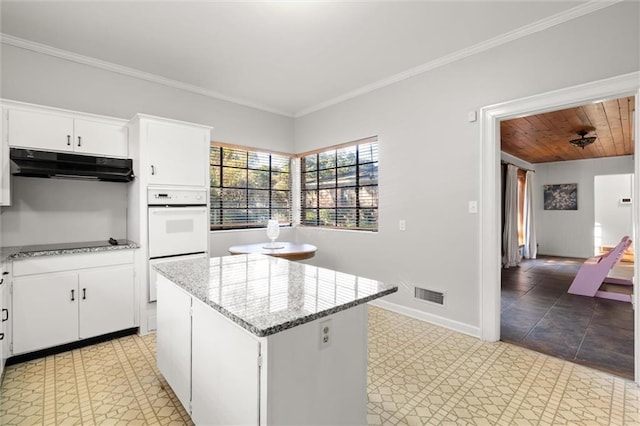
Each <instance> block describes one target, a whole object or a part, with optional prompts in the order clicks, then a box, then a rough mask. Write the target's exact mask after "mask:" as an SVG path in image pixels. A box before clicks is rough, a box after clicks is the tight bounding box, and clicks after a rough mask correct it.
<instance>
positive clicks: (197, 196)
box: [147, 188, 209, 206]
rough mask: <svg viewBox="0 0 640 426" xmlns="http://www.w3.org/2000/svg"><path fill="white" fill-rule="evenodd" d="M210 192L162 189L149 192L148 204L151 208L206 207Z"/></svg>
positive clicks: (151, 189)
mask: <svg viewBox="0 0 640 426" xmlns="http://www.w3.org/2000/svg"><path fill="white" fill-rule="evenodd" d="M208 196H209V191H208V190H206V189H162V188H149V189H148V190H147V204H148V205H150V206H185V205H189V206H204V205H206V204H207V197H208Z"/></svg>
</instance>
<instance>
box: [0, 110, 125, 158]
mask: <svg viewBox="0 0 640 426" xmlns="http://www.w3.org/2000/svg"><path fill="white" fill-rule="evenodd" d="M7 121H8V123H7V127H8V130H7V139H8V143H9V146H11V147H19V148H29V149H35V150H41V151H60V152H74V153H76V154H83V155H86V154H90V155H98V156H105V157H120V158H126V157H127V156H128V137H127V127H126V125H125V124H126V122H125V121H124V120H118V119H112V118H108V117H100V116H93V115H91V114H82V113H73V112H66V111H62V110H57V109H53V108H52V109H51V110H50V111H49V110H48V109H47V108H46V107H34V108H32V109H29V108H28V107H27V108H25V107H23V106H22V107H19V108H12V107H11V106H10V105H9V106H7Z"/></svg>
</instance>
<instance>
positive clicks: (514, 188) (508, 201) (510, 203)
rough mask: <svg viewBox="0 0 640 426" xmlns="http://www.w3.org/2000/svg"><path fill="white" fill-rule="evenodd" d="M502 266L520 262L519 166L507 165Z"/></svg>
mask: <svg viewBox="0 0 640 426" xmlns="http://www.w3.org/2000/svg"><path fill="white" fill-rule="evenodd" d="M502 249H503V250H504V254H503V256H502V266H504V267H505V268H510V267H512V266H518V265H519V264H520V252H519V250H518V168H517V167H516V166H514V165H512V164H508V165H507V178H506V181H505V191H504V232H503V233H502Z"/></svg>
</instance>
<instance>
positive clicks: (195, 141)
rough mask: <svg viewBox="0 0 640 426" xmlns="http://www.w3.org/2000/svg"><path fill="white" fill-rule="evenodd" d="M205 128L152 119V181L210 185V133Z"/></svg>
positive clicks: (149, 171)
mask: <svg viewBox="0 0 640 426" xmlns="http://www.w3.org/2000/svg"><path fill="white" fill-rule="evenodd" d="M207 133H208V132H207V131H205V130H203V129H202V128H197V127H189V126H186V125H179V124H174V123H155V122H152V123H149V124H148V127H147V137H148V139H149V164H150V169H149V170H148V173H149V183H150V184H152V185H186V186H207V185H209V182H208V171H209V167H208V161H209V160H208V159H209V156H208V155H207V149H208V144H209V140H208V135H207Z"/></svg>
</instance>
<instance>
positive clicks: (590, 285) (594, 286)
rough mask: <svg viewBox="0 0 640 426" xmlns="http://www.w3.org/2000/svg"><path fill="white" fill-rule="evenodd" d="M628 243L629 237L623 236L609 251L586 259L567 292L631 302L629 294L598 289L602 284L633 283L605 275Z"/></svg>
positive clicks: (620, 256)
mask: <svg viewBox="0 0 640 426" xmlns="http://www.w3.org/2000/svg"><path fill="white" fill-rule="evenodd" d="M630 245H631V238H629V237H627V236H624V237H622V239H621V240H620V242H619V243H618V245H617V246H615V248H614V249H613V250H611V251H610V252H608V253H605V254H603V255H601V256H596V257H590V258H589V259H587V260H586V261H585V262H584V263H583V264H582V266H581V267H580V270H579V271H578V275H576V277H575V278H574V279H573V283H571V287H569V293H570V294H577V295H579V296H591V297H602V298H604V299H612V300H620V301H622V302H631V295H630V294H623V293H616V292H612V291H601V290H600V286H601V285H602V284H618V285H633V282H632V281H631V280H628V279H623V278H612V277H607V274H608V273H609V271H610V270H611V269H613V267H614V266H615V265H616V264H617V263H618V262H619V261H620V259H621V258H622V255H623V254H624V252H625V250H627V248H629V246H630Z"/></svg>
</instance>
